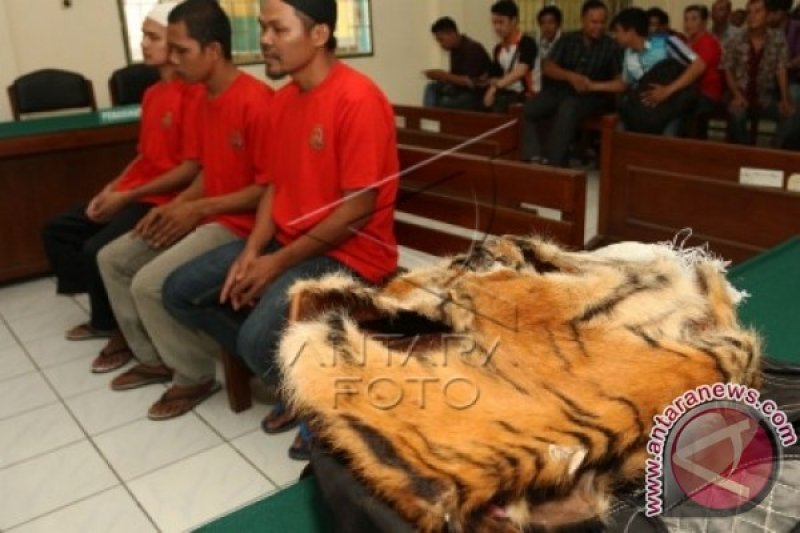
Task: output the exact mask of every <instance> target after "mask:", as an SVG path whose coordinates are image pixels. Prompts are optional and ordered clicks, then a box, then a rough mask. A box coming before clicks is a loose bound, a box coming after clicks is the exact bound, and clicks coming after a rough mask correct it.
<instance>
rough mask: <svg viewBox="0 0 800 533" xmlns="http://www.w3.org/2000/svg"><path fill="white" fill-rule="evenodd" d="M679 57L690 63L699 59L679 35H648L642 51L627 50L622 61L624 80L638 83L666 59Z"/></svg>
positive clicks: (679, 59)
mask: <svg viewBox="0 0 800 533" xmlns="http://www.w3.org/2000/svg"><path fill="white" fill-rule="evenodd" d="M669 58H672V59H677V60H678V61H680V62H681V63H683V64H684V65H688V64H689V63H691V62H693V61H694V60H695V59H697V54H695V53H694V52H693V51H692V49H691V48H689V47H688V46H687V45H686V44H685V43H684V42H683V41H681V40H680V39H679V38H677V37H673V36H669V35H654V36H651V37H648V38H647V40H646V41H645V43H644V48H643V49H642V50H641V51H636V50H633V49H631V48H628V49H626V50H625V58H624V59H623V61H622V81H624V82H625V83H626V84H627V85H636V84H637V83H638V82H639V80H640V79H642V76H644V75H645V73H646V72H647V71H649V70H650V69H651V68H653V67H654V66H655V65H656V64H657V63H660V62H662V61H664V60H665V59H669Z"/></svg>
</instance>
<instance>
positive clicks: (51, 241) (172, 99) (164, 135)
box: [42, 2, 200, 371]
mask: <svg viewBox="0 0 800 533" xmlns="http://www.w3.org/2000/svg"><path fill="white" fill-rule="evenodd" d="M175 5H177V2H168V3H164V4H159V5H157V6H156V7H155V8H153V10H152V11H150V12H149V13H148V14H147V16H146V17H145V19H144V23H143V24H142V33H143V37H142V55H143V57H144V62H145V64H146V65H148V66H151V67H153V68H155V69H158V72H159V74H160V81H159V82H157V83H156V84H154V85H152V86H151V87H150V88H149V89H147V91H146V92H145V94H144V98H143V101H142V111H141V121H140V134H139V145H138V150H137V152H138V155H137V156H136V158H135V159H134V160H133V161H132V162H131V163H130V164H129V165H128V166H127V167H126V168H125V170H123V172H122V173H121V174H120V175H119V176H118V177H117V178H116V179H114V180H113V181H111V183H109V184H108V185H106V186H105V187H104V188H103V190H102V191H100V192H99V193H98V194H97V195H95V197H94V198H92V200H91V201H90V202H89V203H88V204H86V205H82V206H79V207H77V208H75V209H72V210H70V211H67V212H66V213H64V214H62V215H59V216H58V217H56V218H54V219H53V220H51V221H50V222H48V223H47V225H46V226H45V228H44V231H43V234H42V237H43V241H44V248H45V251H46V252H47V256H48V258H49V260H50V265H51V267H52V269H53V272H54V273H55V276H56V280H57V281H58V286H57V291H58V293H59V294H76V293H84V292H86V293H88V295H89V303H90V305H91V318H90V320H89V322H87V323H84V324H80V325H77V326H75V327H73V328H72V329H70V330H69V331H67V333H66V337H67V339H69V340H85V339H92V338H98V337H108V336H112V337H113V336H114V335H117V336H118V335H119V332H118V329H117V322H116V320H115V318H114V313H113V311H112V310H111V304H110V303H109V301H108V294H107V293H106V290H105V287H104V285H103V280H102V278H101V277H100V271H99V270H98V267H97V254H98V252H99V251H100V249H101V248H103V247H104V246H105V245H106V244H108V243H109V242H111V241H113V240H114V239H116V238H117V237H119V236H120V235H123V234H125V233H127V232H128V231H130V230H132V229H133V228H134V226H136V223H137V222H138V221H139V220H140V219H141V218H142V217H143V216H145V214H146V213H147V212H148V211H149V210H150V209H151V208H152V207H154V206H158V205H162V204H164V203H165V202H167V201H169V200H170V199H171V198H172V197H173V196H174V195H175V194H176V191H178V190H179V189H182V188H184V187H186V186H187V185H188V184H189V183H190V182H191V180H192V179H193V178H194V177H195V175H196V174H197V172H198V170H199V168H200V167H199V165H198V163H197V158H198V153H197V142H196V138H197V135H196V130H197V126H196V120H197V104H198V103H199V98H198V95H199V91H198V89H200V87H196V86H190V85H188V84H186V83H185V82H184V81H183V80H180V79H178V78H177V77H175V67H174V65H172V64H171V63H170V62H169V50H168V46H167V15H168V14H169V11H170V10H171V9H172V8H173V7H175ZM120 348H122V349H124V346H123V345H121V344H120V342H118V341H112V342H111V349H112V351H113V350H114V349H120ZM114 368H116V367H113V368H109V367H103V368H96V369H95V370H96V371H108V370H113V369H114Z"/></svg>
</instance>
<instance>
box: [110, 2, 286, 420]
mask: <svg viewBox="0 0 800 533" xmlns="http://www.w3.org/2000/svg"><path fill="white" fill-rule="evenodd" d="M167 34H168V39H169V45H170V49H171V50H172V55H173V61H175V63H176V65H177V66H176V70H177V73H178V75H179V76H181V77H182V78H184V79H186V80H187V81H191V82H199V83H202V84H203V85H204V86H205V89H206V93H207V94H206V95H204V98H203V101H202V103H201V106H200V119H199V129H200V132H199V136H200V141H199V144H200V150H199V152H200V163H201V165H202V171H201V173H200V174H199V175H198V177H197V178H196V179H195V181H194V182H193V183H192V185H190V186H189V188H187V189H186V190H185V191H184V192H182V193H181V194H180V195H178V196H177V197H176V198H175V199H174V200H172V201H171V202H169V203H167V204H165V205H162V206H160V207H157V208H155V209H153V210H151V211H150V212H149V213H148V214H147V216H145V217H144V218H143V219H142V220H141V221H140V222H139V224H138V225H137V226H136V228H135V229H134V231H132V232H131V233H128V234H126V235H123V236H122V237H120V238H119V239H117V240H116V241H114V242H112V243H111V244H109V245H108V246H106V247H105V248H104V249H103V250H102V251H101V252H100V255H99V263H100V271H101V273H102V275H103V280H104V282H105V285H106V288H107V289H108V294H109V296H110V299H111V305H112V307H113V308H114V314H115V315H116V317H117V320H118V322H119V326H120V329H121V330H122V332H123V334H124V337H125V340H126V341H127V343H128V345H129V347H130V350H131V351H132V352H133V355H134V356H135V357H136V358H137V359H138V362H139V364H137V365H135V366H133V367H132V368H131V369H129V370H128V371H126V372H124V373H122V374H120V375H119V376H117V377H115V378H114V380H113V381H112V382H111V388H112V389H114V390H126V389H133V388H137V387H141V386H144V385H148V384H151V383H162V382H168V381H171V380H172V370H171V367H172V366H178V365H179V364H180V361H182V360H184V359H191V358H194V357H197V356H200V355H202V354H210V356H211V357H213V355H214V354H215V353H216V351H217V347H216V345H215V344H214V342H213V341H211V340H210V339H208V337H206V336H204V335H201V334H199V333H198V332H197V331H195V330H192V329H189V328H186V327H184V326H183V325H182V324H180V323H178V322H177V321H175V320H174V319H173V318H172V317H171V316H170V314H169V313H167V312H166V310H165V309H164V307H163V305H162V303H161V289H162V287H163V285H164V280H165V279H166V277H167V276H168V275H169V274H170V273H171V272H172V271H173V270H174V269H175V268H177V267H179V266H180V265H182V264H184V263H186V262H187V261H189V260H191V259H193V258H195V257H197V256H198V255H200V254H202V253H205V252H207V251H209V250H212V249H214V248H217V247H218V246H220V245H222V244H225V243H228V242H233V241H237V240H238V239H240V238H241V237H244V236H246V235H248V234H249V233H250V231H251V230H252V228H253V224H254V221H255V209H256V207H257V206H258V203H259V201H260V200H261V197H262V195H263V193H264V189H265V187H264V186H263V185H260V184H258V183H256V175H257V174H258V173H259V172H261V170H260V169H259V168H258V165H257V161H258V160H257V157H256V154H257V151H258V150H259V147H260V146H262V145H263V143H264V142H265V141H266V128H265V127H264V124H265V122H266V121H267V119H268V113H269V110H270V109H271V101H272V90H271V89H270V88H269V87H267V86H266V85H265V84H264V83H262V82H260V81H258V80H256V79H255V78H253V77H252V76H250V75H248V74H245V73H244V72H241V71H240V70H238V69H237V68H236V66H235V65H234V64H233V61H232V55H231V24H230V20H229V19H228V16H227V15H226V14H225V12H224V11H223V10H222V8H221V7H220V6H219V4H218V3H217V2H209V1H207V0H187V1H185V2H183V3H181V4H179V5H178V6H177V7H176V8H175V9H174V10H173V11H172V12H171V13H170V15H169V26H168V30H167ZM103 359H104V358H103V356H101V357H100V358H98V360H97V361H95V364H98V365H99V364H106V361H103ZM114 362H115V363H116V361H114ZM219 387H220V385H219V383H217V382H216V380H215V379H214V376H213V374H212V375H210V376H209V375H192V376H189V377H188V378H187V379H186V380H179V379H176V380H175V383H174V385H173V387H172V388H170V389H169V390H168V391H167V392H166V394H165V395H164V396H163V397H162V399H161V400H160V401H159V402H157V403H156V404H155V405H154V406H153V407H152V408H151V410H150V412H149V416H150V418H152V419H163V418H170V417H171V416H173V415H172V414H171V413H172V411H171V410H172V408H173V404H174V403H180V402H182V401H186V400H187V399H190V400H193V401H200V399H203V398H205V397H207V396H209V395H211V394H213V393H214V392H216V391H217V390H219Z"/></svg>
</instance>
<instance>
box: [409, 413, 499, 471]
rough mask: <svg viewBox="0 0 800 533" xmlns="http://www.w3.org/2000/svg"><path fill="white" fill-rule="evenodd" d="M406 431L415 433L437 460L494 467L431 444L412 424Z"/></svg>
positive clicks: (447, 448) (444, 447)
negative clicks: (456, 460) (455, 460)
mask: <svg viewBox="0 0 800 533" xmlns="http://www.w3.org/2000/svg"><path fill="white" fill-rule="evenodd" d="M406 429H407V430H408V431H410V432H412V433H414V434H415V435H416V436H417V437H418V438H419V439H420V440H421V441H422V443H423V444H424V445H425V448H426V449H427V451H428V452H430V454H431V455H433V456H434V457H436V458H437V459H441V460H442V461H451V460H452V459H454V458H455V459H458V460H459V461H463V462H465V463H468V464H471V465H473V466H475V467H478V468H491V467H492V466H493V465H491V464H490V463H484V462H482V461H477V460H475V459H473V458H472V457H469V456H467V455H465V454H463V453H462V452H459V451H457V450H454V449H453V448H450V447H449V446H446V445H444V444H435V445H434V444H431V443H430V441H428V439H427V438H425V436H424V435H423V434H422V432H420V430H419V428H416V427H414V426H411V425H410V424H406Z"/></svg>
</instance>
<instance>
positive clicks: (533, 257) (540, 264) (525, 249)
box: [511, 238, 559, 274]
mask: <svg viewBox="0 0 800 533" xmlns="http://www.w3.org/2000/svg"><path fill="white" fill-rule="evenodd" d="M511 241H512V242H513V243H514V245H515V246H516V247H517V249H519V251H520V253H522V257H523V259H524V260H525V263H527V264H529V265H531V266H533V268H534V269H535V270H536V272H538V273H540V274H547V273H550V272H559V268H558V267H557V266H556V265H554V264H553V263H550V262H549V261H545V260H543V259H541V258H540V257H539V256H538V255H537V254H536V248H535V247H533V246H531V243H530V242H528V241H526V240H524V239H519V238H515V239H511Z"/></svg>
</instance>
